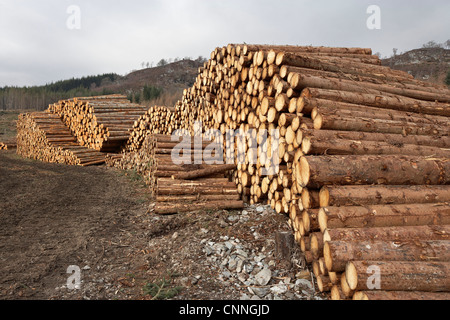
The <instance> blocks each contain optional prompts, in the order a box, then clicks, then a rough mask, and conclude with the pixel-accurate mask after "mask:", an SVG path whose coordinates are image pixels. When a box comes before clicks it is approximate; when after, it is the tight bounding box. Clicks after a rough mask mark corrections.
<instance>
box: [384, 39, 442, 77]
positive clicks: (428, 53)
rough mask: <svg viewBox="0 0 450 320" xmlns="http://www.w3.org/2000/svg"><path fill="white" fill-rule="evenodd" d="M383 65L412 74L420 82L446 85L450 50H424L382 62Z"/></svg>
mask: <svg viewBox="0 0 450 320" xmlns="http://www.w3.org/2000/svg"><path fill="white" fill-rule="evenodd" d="M382 63H383V65H385V66H388V67H390V68H392V69H396V70H402V71H405V72H408V73H410V74H411V75H413V76H414V78H416V79H418V80H424V81H429V82H432V83H435V84H440V85H442V84H445V78H446V76H447V73H448V72H449V71H450V50H449V49H444V48H422V49H415V50H411V51H408V52H405V53H403V54H400V55H395V56H393V57H391V58H388V59H383V60H382Z"/></svg>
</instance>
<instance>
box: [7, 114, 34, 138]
mask: <svg viewBox="0 0 450 320" xmlns="http://www.w3.org/2000/svg"><path fill="white" fill-rule="evenodd" d="M24 112H30V111H23V110H20V111H18V110H13V111H0V141H2V142H8V141H13V140H15V138H16V135H17V128H16V122H17V119H18V117H19V114H21V113H24Z"/></svg>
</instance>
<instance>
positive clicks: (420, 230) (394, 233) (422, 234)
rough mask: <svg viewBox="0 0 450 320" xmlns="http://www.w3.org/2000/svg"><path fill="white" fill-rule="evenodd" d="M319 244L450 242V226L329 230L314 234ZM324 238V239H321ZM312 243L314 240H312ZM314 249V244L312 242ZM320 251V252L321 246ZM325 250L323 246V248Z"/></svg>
mask: <svg viewBox="0 0 450 320" xmlns="http://www.w3.org/2000/svg"><path fill="white" fill-rule="evenodd" d="M314 235H315V237H316V238H317V239H318V241H317V242H318V243H321V242H322V243H323V242H327V241H352V240H355V239H358V240H360V241H366V240H386V241H410V240H417V239H420V240H449V239H450V226H449V225H446V226H417V227H384V228H353V229H348V228H345V229H329V230H326V231H325V232H324V233H323V234H322V233H314ZM321 237H322V239H320V238H321ZM311 241H312V238H311ZM311 247H312V242H311ZM318 247H319V250H320V246H318ZM322 249H323V246H322Z"/></svg>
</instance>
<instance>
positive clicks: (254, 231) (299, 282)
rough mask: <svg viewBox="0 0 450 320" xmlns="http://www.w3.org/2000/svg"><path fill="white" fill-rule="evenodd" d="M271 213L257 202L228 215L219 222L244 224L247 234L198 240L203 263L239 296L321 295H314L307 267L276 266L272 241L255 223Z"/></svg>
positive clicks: (298, 297) (282, 297)
mask: <svg viewBox="0 0 450 320" xmlns="http://www.w3.org/2000/svg"><path fill="white" fill-rule="evenodd" d="M275 214H276V213H275V212H273V211H272V210H271V209H270V207H266V206H261V205H257V206H251V207H248V208H246V209H245V210H243V211H242V212H240V213H239V214H238V215H236V214H233V215H230V216H228V218H227V219H224V221H223V223H225V224H228V226H229V224H231V225H233V227H234V228H236V229H238V227H239V226H240V227H242V226H246V225H248V227H249V231H250V235H251V237H250V238H249V237H246V238H247V239H242V238H240V237H239V236H238V235H236V236H231V237H229V236H220V237H218V239H214V238H205V239H203V240H201V245H202V250H203V253H204V254H205V256H206V263H207V264H208V266H209V267H210V268H211V269H212V270H215V271H217V272H218V274H219V276H218V279H219V280H220V281H221V282H222V284H223V285H224V286H230V287H233V288H234V289H235V290H237V291H239V292H241V296H240V299H241V300H313V299H317V300H320V299H322V297H321V296H320V295H316V292H315V288H314V284H313V283H312V282H311V275H310V273H309V272H308V271H306V270H285V269H284V268H280V263H279V262H278V261H277V257H276V256H275V252H274V251H275V250H274V241H273V239H270V238H269V239H267V237H263V235H262V234H263V233H264V224H261V223H259V221H263V220H264V219H265V218H267V216H269V215H275ZM248 222H250V223H248ZM223 223H222V224H223ZM239 230H240V229H239ZM241 231H242V230H241ZM211 236H214V235H212V234H211ZM273 236H274V235H272V237H273ZM261 239H264V245H263V246H261V245H260V244H261ZM257 244H259V245H257ZM296 271H298V272H296ZM305 274H306V275H308V274H309V277H307V278H308V279H305Z"/></svg>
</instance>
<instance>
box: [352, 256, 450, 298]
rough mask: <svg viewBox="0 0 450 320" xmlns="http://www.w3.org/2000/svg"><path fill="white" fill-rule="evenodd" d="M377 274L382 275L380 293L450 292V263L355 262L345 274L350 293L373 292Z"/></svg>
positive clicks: (380, 277) (380, 276)
mask: <svg viewBox="0 0 450 320" xmlns="http://www.w3.org/2000/svg"><path fill="white" fill-rule="evenodd" d="M375 271H379V278H378V280H379V285H380V287H378V290H382V291H429V292H440V291H448V290H449V288H450V262H405V261H364V262H363V261H353V262H349V263H348V265H347V267H346V271H345V274H346V278H347V283H348V285H349V287H350V289H351V290H355V291H364V290H371V289H373V288H369V286H371V285H372V278H373V277H374V272H375ZM374 278H376V275H375V277H374ZM375 285H376V284H375Z"/></svg>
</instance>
